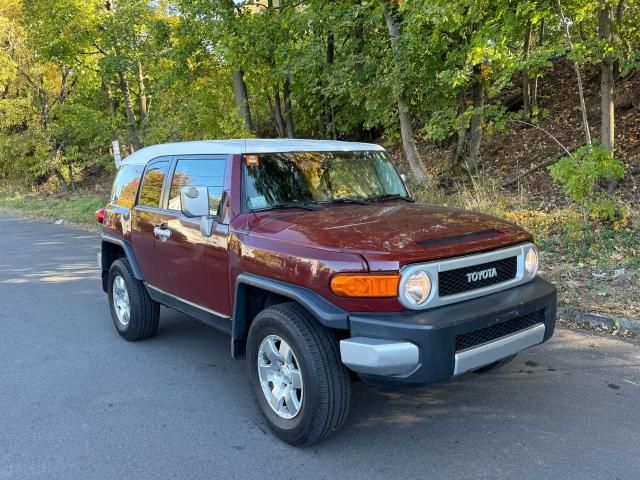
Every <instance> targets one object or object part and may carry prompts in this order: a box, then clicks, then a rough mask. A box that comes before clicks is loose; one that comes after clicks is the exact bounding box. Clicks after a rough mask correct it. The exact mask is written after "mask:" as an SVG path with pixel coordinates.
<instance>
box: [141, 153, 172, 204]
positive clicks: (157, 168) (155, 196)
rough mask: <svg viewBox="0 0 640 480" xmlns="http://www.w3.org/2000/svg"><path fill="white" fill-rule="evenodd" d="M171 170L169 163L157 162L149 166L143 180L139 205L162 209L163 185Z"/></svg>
mask: <svg viewBox="0 0 640 480" xmlns="http://www.w3.org/2000/svg"><path fill="white" fill-rule="evenodd" d="M168 170H169V162H157V163H153V164H151V165H149V166H148V167H147V170H146V171H145V172H144V177H143V178H142V187H141V188H140V198H139V199H138V205H141V206H145V207H156V208H158V207H160V199H161V195H162V185H163V184H164V179H165V177H166V176H167V171H168Z"/></svg>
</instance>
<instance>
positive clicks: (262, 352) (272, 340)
mask: <svg viewBox="0 0 640 480" xmlns="http://www.w3.org/2000/svg"><path fill="white" fill-rule="evenodd" d="M299 365H300V364H299V363H298V360H297V358H296V356H295V354H294V353H293V350H292V349H291V347H290V346H289V344H288V343H287V342H286V341H284V340H283V339H282V338H281V337H279V336H277V335H269V336H268V337H266V338H265V339H264V340H262V343H260V349H259V350H258V377H259V379H260V386H261V387H262V393H263V394H264V397H265V399H266V400H267V403H268V404H269V406H270V407H271V409H272V410H273V411H274V412H276V414H277V415H278V416H279V417H281V418H285V419H292V418H293V417H295V416H296V415H297V414H298V413H299V412H300V408H301V407H302V400H303V390H304V388H303V383H302V372H301V371H300V366H299Z"/></svg>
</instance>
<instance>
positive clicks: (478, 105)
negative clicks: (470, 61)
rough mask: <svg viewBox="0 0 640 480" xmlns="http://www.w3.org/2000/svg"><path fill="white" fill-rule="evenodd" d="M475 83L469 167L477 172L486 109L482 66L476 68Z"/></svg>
mask: <svg viewBox="0 0 640 480" xmlns="http://www.w3.org/2000/svg"><path fill="white" fill-rule="evenodd" d="M474 71H475V77H476V80H475V83H474V85H473V90H472V96H473V115H472V116H471V128H470V134H469V160H468V162H467V165H468V167H469V169H470V170H473V171H474V172H476V171H477V170H478V166H479V165H480V141H481V139H482V109H483V108H484V83H483V82H482V78H481V76H480V66H479V65H476V66H475V67H474Z"/></svg>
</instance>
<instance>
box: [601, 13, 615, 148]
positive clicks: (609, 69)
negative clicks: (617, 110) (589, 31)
mask: <svg viewBox="0 0 640 480" xmlns="http://www.w3.org/2000/svg"><path fill="white" fill-rule="evenodd" d="M612 17H613V9H612V8H610V7H609V6H607V5H606V4H604V5H603V6H602V9H601V10H600V21H599V28H598V36H599V37H600V40H602V41H603V42H605V43H606V44H610V43H611V42H612V40H613V37H612V29H611V23H612ZM613 89H614V76H613V58H612V57H611V55H605V56H604V58H603V59H602V64H601V65H600V109H601V126H600V143H601V144H602V147H603V148H604V149H605V150H607V151H608V152H610V153H611V154H612V155H613V151H614V129H615V118H614V92H613Z"/></svg>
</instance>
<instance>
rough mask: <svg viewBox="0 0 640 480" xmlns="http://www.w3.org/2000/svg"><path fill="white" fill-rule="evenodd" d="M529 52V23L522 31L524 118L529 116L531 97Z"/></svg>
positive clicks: (529, 22)
mask: <svg viewBox="0 0 640 480" xmlns="http://www.w3.org/2000/svg"><path fill="white" fill-rule="evenodd" d="M530 52H531V21H528V22H527V26H526V27H525V30H524V51H523V54H524V68H523V69H522V109H523V111H524V116H525V117H530V116H531V97H530V90H529V53H530Z"/></svg>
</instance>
